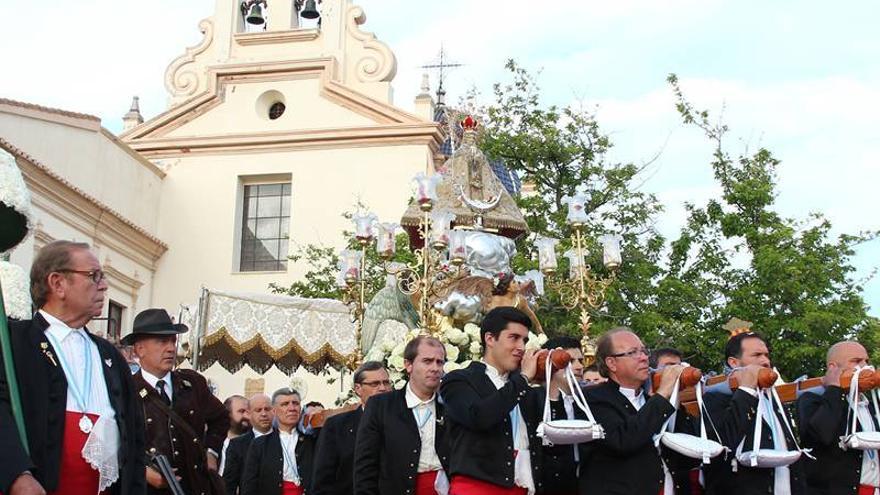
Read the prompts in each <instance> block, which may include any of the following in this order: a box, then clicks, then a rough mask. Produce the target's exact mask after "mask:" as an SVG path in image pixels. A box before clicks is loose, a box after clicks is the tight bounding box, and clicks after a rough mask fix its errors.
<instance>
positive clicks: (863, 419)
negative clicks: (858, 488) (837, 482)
mask: <svg viewBox="0 0 880 495" xmlns="http://www.w3.org/2000/svg"><path fill="white" fill-rule="evenodd" d="M858 412H859V424H860V425H861V426H862V431H876V430H877V429H876V428H875V427H874V418H873V417H872V416H871V410H870V409H868V399H867V397H864V396H862V397H861V398H860V399H859V411H858ZM878 462H880V459H878V456H877V451H876V450H865V451H862V474H861V479H860V480H859V484H862V485H866V486H875V487H877V486H880V472H878V468H880V466H878V464H877V463H878Z"/></svg>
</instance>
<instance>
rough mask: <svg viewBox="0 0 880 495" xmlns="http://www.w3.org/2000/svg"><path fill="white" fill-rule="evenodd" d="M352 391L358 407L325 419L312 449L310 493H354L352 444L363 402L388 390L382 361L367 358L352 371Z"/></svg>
mask: <svg viewBox="0 0 880 495" xmlns="http://www.w3.org/2000/svg"><path fill="white" fill-rule="evenodd" d="M353 381H354V393H355V395H357V396H358V398H359V399H360V407H358V408H357V409H355V410H354V411H349V412H347V413H344V414H338V415H336V416H333V417H331V418H329V419H327V422H326V423H324V428H323V429H322V431H321V432H320V434H319V439H318V446H317V450H316V451H315V479H314V481H313V482H312V488H313V491H312V492H311V493H310V494H309V495H352V493H354V485H353V483H354V448H355V441H356V438H357V431H358V427H359V426H360V422H361V416H363V411H364V405H365V404H366V403H367V401H368V400H369V399H370V397H372V396H374V395H376V394H381V393H383V392H388V391H389V390H391V380H390V379H389V377H388V371H387V370H385V365H384V364H382V363H380V362H378V361H367V362H365V363H364V364H362V365H360V367H358V369H357V370H356V371H355V372H354V376H353Z"/></svg>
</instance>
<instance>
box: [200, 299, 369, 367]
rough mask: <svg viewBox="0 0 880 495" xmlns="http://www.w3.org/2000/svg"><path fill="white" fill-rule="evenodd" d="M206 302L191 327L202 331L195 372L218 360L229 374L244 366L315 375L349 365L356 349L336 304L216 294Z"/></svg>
mask: <svg viewBox="0 0 880 495" xmlns="http://www.w3.org/2000/svg"><path fill="white" fill-rule="evenodd" d="M205 298H206V301H205V303H204V309H203V314H201V315H200V317H199V321H198V322H196V323H195V324H194V325H193V327H194V328H201V339H202V341H201V345H200V346H193V348H197V349H199V359H198V367H199V369H202V370H204V369H207V368H208V367H210V366H211V365H212V364H214V363H215V362H219V363H220V365H221V366H223V367H224V368H226V369H227V370H228V371H230V372H232V373H234V372H236V371H238V370H239V369H241V368H242V367H243V366H244V365H245V364H247V365H249V366H250V367H251V368H253V369H254V370H255V371H257V372H259V373H263V372H265V371H267V370H268V369H269V368H271V367H272V366H273V365H275V366H276V367H278V368H279V369H280V370H281V371H283V372H285V373H292V372H293V371H294V370H296V369H297V368H299V367H300V366H303V367H305V368H306V369H307V370H309V371H311V372H318V371H321V370H323V369H325V368H327V367H328V366H329V367H333V368H337V369H339V368H342V367H343V366H346V365H348V364H349V362H350V358H351V357H352V356H353V355H354V353H355V351H356V347H355V325H354V323H353V322H352V317H351V314H350V312H349V308H348V306H346V305H344V304H343V303H341V302H340V301H336V300H332V299H307V298H300V297H290V296H281V295H271V294H246V293H232V292H223V291H217V290H209V291H207V294H206V296H205ZM199 325H201V327H199ZM191 334H192V338H196V335H197V334H198V332H191ZM191 344H193V343H191Z"/></svg>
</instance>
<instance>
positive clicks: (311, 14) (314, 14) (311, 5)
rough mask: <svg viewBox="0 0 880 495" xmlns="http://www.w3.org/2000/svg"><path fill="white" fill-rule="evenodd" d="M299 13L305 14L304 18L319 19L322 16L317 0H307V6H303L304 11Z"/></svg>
mask: <svg viewBox="0 0 880 495" xmlns="http://www.w3.org/2000/svg"><path fill="white" fill-rule="evenodd" d="M299 15H301V16H303V19H317V18H318V17H321V13H320V12H318V6H317V5H316V4H315V0H306V6H305V7H303V9H302V12H300V13H299Z"/></svg>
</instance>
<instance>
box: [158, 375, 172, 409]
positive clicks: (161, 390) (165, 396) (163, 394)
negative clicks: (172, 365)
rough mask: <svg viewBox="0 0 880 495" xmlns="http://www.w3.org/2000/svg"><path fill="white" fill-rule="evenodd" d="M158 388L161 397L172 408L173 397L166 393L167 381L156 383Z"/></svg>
mask: <svg viewBox="0 0 880 495" xmlns="http://www.w3.org/2000/svg"><path fill="white" fill-rule="evenodd" d="M156 388H158V389H159V397H161V398H162V400H163V401H164V402H165V404H167V405H169V406H170V405H171V397H168V394H167V393H166V392H165V380H159V381H158V382H156Z"/></svg>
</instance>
